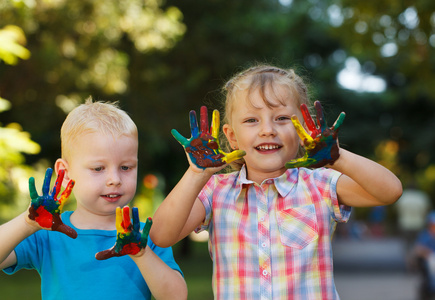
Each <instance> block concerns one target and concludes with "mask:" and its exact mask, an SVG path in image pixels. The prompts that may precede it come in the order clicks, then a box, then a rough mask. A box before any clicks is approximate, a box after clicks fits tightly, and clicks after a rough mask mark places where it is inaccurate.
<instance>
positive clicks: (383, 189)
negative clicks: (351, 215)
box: [330, 149, 402, 207]
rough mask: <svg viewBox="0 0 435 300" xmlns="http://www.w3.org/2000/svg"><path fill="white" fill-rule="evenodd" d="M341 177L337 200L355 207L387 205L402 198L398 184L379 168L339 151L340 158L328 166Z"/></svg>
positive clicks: (365, 160) (397, 181) (386, 170)
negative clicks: (339, 173) (340, 174)
mask: <svg viewBox="0 0 435 300" xmlns="http://www.w3.org/2000/svg"><path fill="white" fill-rule="evenodd" d="M330 168H332V169H335V170H337V171H339V172H341V173H343V175H342V176H340V178H339V179H338V182H337V194H338V200H339V202H340V203H341V204H345V205H349V206H354V207H367V206H379V205H389V204H392V203H394V202H396V201H397V200H398V199H399V198H400V196H401V195H402V184H401V182H400V180H399V179H398V178H397V177H396V176H395V175H394V174H393V173H392V172H391V171H389V170H388V169H387V168H385V167H383V166H381V165H380V164H378V163H376V162H374V161H372V160H370V159H367V158H365V157H362V156H359V155H356V154H354V153H352V152H349V151H346V150H343V149H340V157H339V158H338V159H337V160H336V161H335V163H334V164H333V165H332V166H330Z"/></svg>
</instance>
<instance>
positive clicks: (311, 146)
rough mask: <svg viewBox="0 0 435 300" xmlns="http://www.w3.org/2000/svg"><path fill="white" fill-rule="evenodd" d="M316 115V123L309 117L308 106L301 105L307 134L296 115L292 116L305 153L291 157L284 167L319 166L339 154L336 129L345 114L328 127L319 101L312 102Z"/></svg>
mask: <svg viewBox="0 0 435 300" xmlns="http://www.w3.org/2000/svg"><path fill="white" fill-rule="evenodd" d="M314 106H315V108H316V115H317V125H316V124H315V123H314V120H313V119H312V118H311V116H310V113H309V111H308V108H307V106H306V105H305V104H302V105H301V111H302V115H303V117H304V120H305V123H306V125H307V127H308V129H309V130H310V131H311V135H309V134H308V133H307V132H306V131H305V129H304V127H303V126H302V125H301V123H300V122H299V119H298V117H296V116H293V117H292V122H293V125H294V126H295V128H296V131H297V133H298V135H299V137H300V138H301V140H302V141H303V143H304V146H305V155H304V157H302V158H298V159H293V160H291V161H289V162H287V163H286V164H285V166H286V168H299V167H308V168H320V167H323V166H325V165H327V164H330V165H332V164H333V163H334V162H335V161H336V160H337V159H338V157H339V156H340V154H339V147H338V141H337V134H338V130H339V129H340V126H341V124H343V121H344V118H345V116H346V114H345V113H344V112H342V113H341V114H340V115H339V116H338V118H337V120H336V121H335V123H334V125H333V126H332V127H330V128H328V127H327V125H326V120H325V116H324V114H323V108H322V105H321V104H320V102H319V101H316V102H315V103H314Z"/></svg>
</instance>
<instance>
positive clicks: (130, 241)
mask: <svg viewBox="0 0 435 300" xmlns="http://www.w3.org/2000/svg"><path fill="white" fill-rule="evenodd" d="M132 217H133V224H132V223H131V221H130V207H128V206H124V207H123V208H122V209H121V208H120V207H118V208H117V209H116V231H117V237H116V242H115V245H114V246H113V247H112V248H111V249H108V250H104V251H100V252H98V253H97V254H96V255H95V258H96V259H98V260H104V259H108V258H111V257H114V256H124V255H127V254H130V255H135V254H138V253H139V252H140V251H141V250H142V249H145V247H146V246H147V242H148V234H149V232H150V229H151V225H152V223H153V221H152V219H151V218H148V219H147V221H146V223H145V226H144V228H143V230H142V233H141V232H140V221H139V211H138V209H137V207H133V208H132Z"/></svg>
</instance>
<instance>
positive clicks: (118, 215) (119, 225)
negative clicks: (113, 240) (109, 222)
mask: <svg viewBox="0 0 435 300" xmlns="http://www.w3.org/2000/svg"><path fill="white" fill-rule="evenodd" d="M116 231H117V232H118V233H124V232H125V231H124V228H122V210H121V207H117V208H116Z"/></svg>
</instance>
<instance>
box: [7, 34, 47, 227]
mask: <svg viewBox="0 0 435 300" xmlns="http://www.w3.org/2000/svg"><path fill="white" fill-rule="evenodd" d="M25 43H26V38H25V35H24V32H23V31H22V30H21V28H19V27H17V26H5V27H4V28H2V29H0V60H3V61H4V62H5V63H7V64H9V65H16V64H17V63H18V61H19V59H20V58H21V59H28V58H29V57H30V52H29V51H28V50H27V49H26V48H25V47H24V44H25ZM10 108H11V103H10V102H9V101H8V100H6V99H3V98H1V97H0V113H2V112H3V111H6V110H9V109H10ZM39 151H40V147H39V145H38V144H37V143H35V142H34V141H32V140H31V139H30V135H29V133H27V132H24V131H22V128H21V126H20V125H19V124H18V123H10V124H7V125H6V126H4V125H3V124H2V123H0V208H1V209H0V220H3V219H6V218H10V216H11V215H14V214H15V210H14V208H13V207H16V203H17V202H19V200H20V199H23V200H24V202H25V201H26V200H25V199H28V197H24V196H23V192H22V189H20V186H19V182H20V181H21V180H22V179H23V177H24V178H26V177H28V176H29V175H30V174H31V175H30V176H33V173H32V172H31V170H30V169H29V168H28V167H27V166H26V165H24V155H23V153H28V154H36V153H38V152H39ZM27 202H28V201H27ZM24 205H28V203H24ZM21 208H22V207H21Z"/></svg>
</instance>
